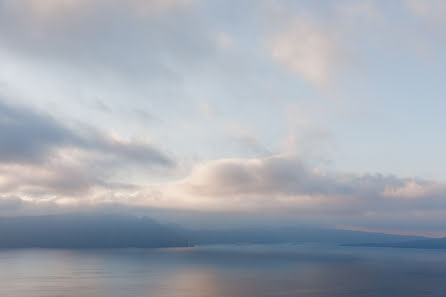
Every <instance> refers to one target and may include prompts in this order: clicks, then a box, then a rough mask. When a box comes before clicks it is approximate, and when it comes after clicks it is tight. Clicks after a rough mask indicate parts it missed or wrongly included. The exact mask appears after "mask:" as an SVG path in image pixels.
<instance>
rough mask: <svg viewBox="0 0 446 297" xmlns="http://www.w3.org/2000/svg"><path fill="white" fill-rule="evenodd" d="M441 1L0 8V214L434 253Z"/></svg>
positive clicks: (445, 145)
mask: <svg viewBox="0 0 446 297" xmlns="http://www.w3.org/2000/svg"><path fill="white" fill-rule="evenodd" d="M445 29H446V2H445V1H442V0H431V1H422V0H395V1H384V0H382V1H378V0H376V1H373V0H364V1H353V0H339V1H330V0H324V1H322V0H320V1H305V0H303V1H287V0H256V1H254V0H239V1H223V0H213V1H210V0H209V1H206V0H147V1H145V0H126V1H124V0H107V1H106V0H21V1H16V0H0V215H35V214H47V213H64V212H73V211H75V212H78V211H85V212H89V211H103V212H104V211H105V212H122V213H135V214H144V215H150V216H153V217H155V218H157V219H161V220H165V221H170V222H176V223H179V224H184V225H187V226H189V225H191V226H203V225H206V226H221V227H225V226H233V225H237V226H241V225H244V226H245V225H299V224H305V225H317V226H324V227H331V228H344V229H354V230H370V231H380V232H389V233H398V234H422V235H432V236H446V229H445V228H444V217H445V215H446V158H444V152H445V151H446V138H445V137H443V129H442V128H443V127H445V126H446V118H445V117H444V111H445V110H446V101H445V100H444V98H443V96H444V94H445V93H446V85H445V84H444V77H445V75H446V73H445V69H446V55H445V52H446V51H445V49H446V35H445V34H444V31H445Z"/></svg>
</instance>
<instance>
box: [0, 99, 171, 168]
mask: <svg viewBox="0 0 446 297" xmlns="http://www.w3.org/2000/svg"><path fill="white" fill-rule="evenodd" d="M77 128H78V130H79V131H75V130H74V129H72V128H68V127H67V125H64V124H62V123H60V122H58V121H57V120H56V119H54V118H53V117H51V116H50V115H48V114H44V113H39V112H37V111H34V110H33V109H31V108H27V107H23V106H14V105H8V104H6V103H4V102H2V101H1V100H0V138H1V139H2V145H1V147H0V162H3V163H38V162H42V161H44V160H46V159H47V158H48V157H50V156H51V155H52V153H53V151H55V150H57V149H61V148H75V149H80V150H90V151H94V152H98V153H101V154H104V155H112V156H115V157H117V158H124V159H125V160H126V161H133V162H136V163H140V164H144V165H160V166H173V165H174V162H173V161H172V159H171V158H170V157H169V156H167V154H165V153H163V152H161V151H160V150H158V149H157V148H155V147H154V146H152V145H150V144H148V143H145V142H143V141H126V140H123V139H120V138H119V137H117V136H112V135H107V134H105V133H104V132H101V131H98V130H96V129H93V128H91V127H85V126H84V127H77Z"/></svg>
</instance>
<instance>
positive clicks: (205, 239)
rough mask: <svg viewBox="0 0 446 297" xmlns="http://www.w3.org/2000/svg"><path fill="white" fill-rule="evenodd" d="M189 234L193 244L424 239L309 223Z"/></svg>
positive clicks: (337, 242)
mask: <svg viewBox="0 0 446 297" xmlns="http://www.w3.org/2000/svg"><path fill="white" fill-rule="evenodd" d="M188 238H189V239H190V241H191V243H194V244H221V243H227V244H231V243H257V244H269V243H309V242H314V243H334V244H344V243H349V244H359V243H363V242H377V243H383V244H384V243H395V242H404V241H409V240H419V239H424V237H419V236H404V235H392V234H384V233H373V232H361V231H351V230H338V229H322V228H310V227H287V228H283V227H282V228H240V229H227V230H213V229H209V230H190V231H188Z"/></svg>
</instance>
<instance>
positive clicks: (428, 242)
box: [344, 238, 446, 249]
mask: <svg viewBox="0 0 446 297" xmlns="http://www.w3.org/2000/svg"><path fill="white" fill-rule="evenodd" d="M344 245H345V246H356V247H391V248H412V249H446V238H435V239H422V240H410V241H403V242H390V243H377V242H373V243H355V244H353V243H352V244H344Z"/></svg>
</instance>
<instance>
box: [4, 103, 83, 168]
mask: <svg viewBox="0 0 446 297" xmlns="http://www.w3.org/2000/svg"><path fill="white" fill-rule="evenodd" d="M76 138H77V137H76V136H75V135H74V134H73V133H72V132H71V131H69V130H68V129H66V128H65V127H63V126H62V125H60V124H59V123H58V122H57V121H56V120H54V119H53V118H52V117H50V116H46V115H42V114H39V113H37V112H35V111H32V110H30V109H27V108H19V107H15V106H11V105H7V104H5V103H4V102H2V101H1V99H0V139H1V145H0V162H6V163H14V162H39V161H42V160H43V159H44V158H45V157H46V156H47V155H48V154H49V153H50V152H51V150H52V149H53V148H54V147H57V146H61V145H66V144H69V143H72V142H75V141H76Z"/></svg>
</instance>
